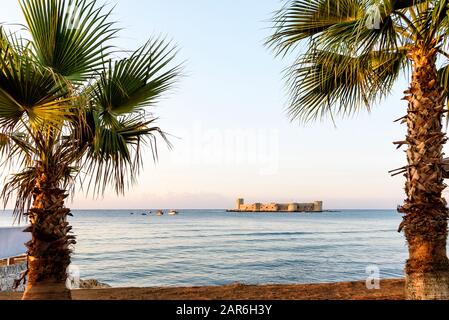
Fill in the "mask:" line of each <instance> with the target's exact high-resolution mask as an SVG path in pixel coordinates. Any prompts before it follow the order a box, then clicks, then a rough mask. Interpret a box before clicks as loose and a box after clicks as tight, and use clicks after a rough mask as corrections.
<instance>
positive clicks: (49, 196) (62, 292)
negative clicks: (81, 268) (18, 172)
mask: <svg viewBox="0 0 449 320" xmlns="http://www.w3.org/2000/svg"><path fill="white" fill-rule="evenodd" d="M55 185H56V184H54V183H52V181H50V179H48V178H47V176H46V175H45V174H41V177H40V179H39V181H38V182H37V184H36V187H35V189H34V192H33V199H34V203H33V207H32V208H31V209H30V212H29V220H30V223H31V227H30V228H29V230H28V231H29V232H31V234H32V240H31V241H30V242H29V243H27V247H28V282H27V288H26V291H25V294H24V296H23V299H24V300H70V299H71V294H70V291H69V290H68V289H67V287H66V279H67V268H68V267H69V265H70V254H71V250H70V246H71V245H72V244H74V242H75V241H74V237H73V236H70V235H69V233H70V230H71V227H69V224H68V222H67V216H68V215H69V214H70V210H69V209H66V208H65V207H64V201H65V199H66V197H67V195H66V193H65V191H63V190H60V189H58V188H57V187H54V186H55Z"/></svg>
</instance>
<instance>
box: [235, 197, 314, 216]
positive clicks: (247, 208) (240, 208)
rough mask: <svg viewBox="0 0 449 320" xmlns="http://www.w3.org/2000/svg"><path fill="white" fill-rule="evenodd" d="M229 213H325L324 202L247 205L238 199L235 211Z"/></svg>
mask: <svg viewBox="0 0 449 320" xmlns="http://www.w3.org/2000/svg"><path fill="white" fill-rule="evenodd" d="M227 211H228V212H261V213H264V212H265V213H270V212H323V201H315V202H313V203H254V204H245V200H244V199H237V205H236V208H235V209H231V210H227Z"/></svg>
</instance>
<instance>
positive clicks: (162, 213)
mask: <svg viewBox="0 0 449 320" xmlns="http://www.w3.org/2000/svg"><path fill="white" fill-rule="evenodd" d="M156 215H157V216H163V215H164V211H162V210H159V211H158V212H156Z"/></svg>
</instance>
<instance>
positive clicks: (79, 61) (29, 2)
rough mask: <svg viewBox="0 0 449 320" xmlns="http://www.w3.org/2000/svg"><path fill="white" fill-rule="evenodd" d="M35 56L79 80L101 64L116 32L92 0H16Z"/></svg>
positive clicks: (94, 71) (86, 77)
mask: <svg viewBox="0 0 449 320" xmlns="http://www.w3.org/2000/svg"><path fill="white" fill-rule="evenodd" d="M20 4H21V7H22V10H23V13H24V15H25V19H26V21H27V25H28V29H29V31H30V33H31V35H32V37H33V45H34V49H35V54H36V58H37V60H38V61H39V62H40V63H41V64H42V65H44V66H46V67H49V68H51V70H53V72H55V73H57V74H59V75H62V76H64V77H66V78H68V79H69V80H71V81H74V82H79V81H83V80H86V79H88V78H89V77H91V76H92V75H94V74H95V73H96V72H97V71H98V70H99V69H101V68H102V65H103V60H104V59H106V57H107V55H108V50H109V49H110V48H111V46H109V45H107V44H106V42H107V41H108V40H110V39H112V38H113V37H114V35H115V33H116V32H117V29H115V28H113V26H114V23H112V22H109V21H108V19H109V16H110V12H109V11H105V8H104V6H97V1H96V0H20Z"/></svg>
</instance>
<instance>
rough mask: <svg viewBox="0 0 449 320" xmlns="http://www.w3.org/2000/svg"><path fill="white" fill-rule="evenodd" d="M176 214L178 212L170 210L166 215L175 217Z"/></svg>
mask: <svg viewBox="0 0 449 320" xmlns="http://www.w3.org/2000/svg"><path fill="white" fill-rule="evenodd" d="M178 214H179V212H178V211H176V210H170V212H169V213H168V215H169V216H177V215H178Z"/></svg>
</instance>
